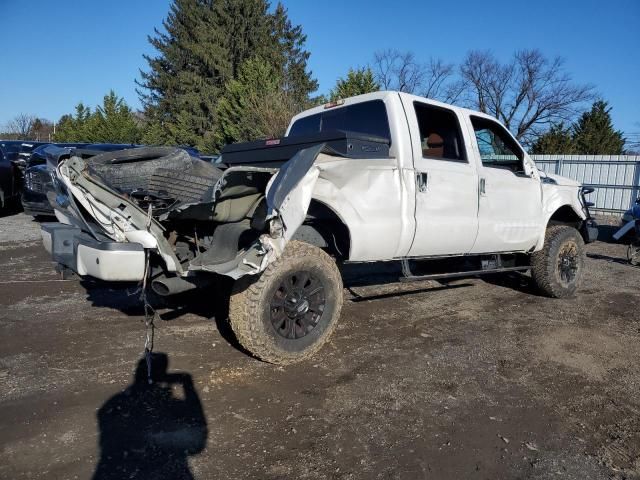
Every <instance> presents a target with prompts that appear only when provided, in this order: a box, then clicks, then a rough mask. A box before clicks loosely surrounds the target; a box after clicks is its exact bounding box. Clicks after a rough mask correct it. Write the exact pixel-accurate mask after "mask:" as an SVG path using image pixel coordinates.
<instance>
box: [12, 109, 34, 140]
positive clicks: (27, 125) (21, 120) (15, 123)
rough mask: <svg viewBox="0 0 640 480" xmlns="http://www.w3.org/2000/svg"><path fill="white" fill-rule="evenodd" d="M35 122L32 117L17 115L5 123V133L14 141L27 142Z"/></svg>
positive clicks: (22, 114)
mask: <svg viewBox="0 0 640 480" xmlns="http://www.w3.org/2000/svg"><path fill="white" fill-rule="evenodd" d="M35 121H36V117H35V116H34V115H29V114H26V113H19V114H18V115H16V116H15V117H14V118H13V119H12V120H10V121H9V122H8V123H7V125H6V127H5V130H6V133H7V134H8V135H11V136H12V137H13V138H15V139H16V140H28V139H29V136H30V135H31V131H32V129H33V124H34V122H35Z"/></svg>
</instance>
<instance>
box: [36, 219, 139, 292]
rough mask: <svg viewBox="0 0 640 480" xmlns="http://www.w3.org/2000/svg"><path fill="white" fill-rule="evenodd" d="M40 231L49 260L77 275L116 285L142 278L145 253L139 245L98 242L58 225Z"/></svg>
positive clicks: (88, 236) (78, 231)
mask: <svg viewBox="0 0 640 480" xmlns="http://www.w3.org/2000/svg"><path fill="white" fill-rule="evenodd" d="M40 232H41V235H42V243H43V244H44V248H45V249H46V250H47V251H48V252H49V253H50V254H51V257H52V258H53V260H54V261H55V262H58V263H59V264H61V265H64V266H65V267H67V268H70V269H71V270H73V271H74V272H76V273H77V274H78V275H80V276H89V277H93V278H97V279H99V280H105V281H116V282H118V281H120V282H130V281H140V280H142V278H143V277H144V269H145V252H144V248H143V247H142V245H140V244H139V243H131V242H127V243H120V242H100V241H98V240H96V239H94V238H92V237H91V236H90V235H88V234H87V233H84V232H83V231H82V230H80V229H79V228H76V227H73V226H70V225H63V224H61V223H43V224H42V225H41V230H40Z"/></svg>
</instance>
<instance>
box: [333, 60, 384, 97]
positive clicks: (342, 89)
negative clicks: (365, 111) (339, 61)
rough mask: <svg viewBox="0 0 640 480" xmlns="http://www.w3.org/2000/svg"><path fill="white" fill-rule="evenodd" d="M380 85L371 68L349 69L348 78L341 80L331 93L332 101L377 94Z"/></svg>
mask: <svg viewBox="0 0 640 480" xmlns="http://www.w3.org/2000/svg"><path fill="white" fill-rule="evenodd" d="M378 90H380V85H379V84H378V83H377V82H376V81H375V78H374V76H373V72H372V71H371V69H370V68H368V67H365V68H358V69H355V70H354V69H352V68H350V69H349V72H348V73H347V77H346V78H339V79H338V81H337V82H336V86H335V87H334V88H333V90H331V92H330V93H329V97H330V99H331V100H338V99H339V98H348V97H353V96H355V95H361V94H363V93H369V92H377V91H378Z"/></svg>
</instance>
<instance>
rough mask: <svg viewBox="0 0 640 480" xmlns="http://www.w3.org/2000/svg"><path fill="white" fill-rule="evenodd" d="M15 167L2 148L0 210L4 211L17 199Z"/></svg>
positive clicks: (0, 159)
mask: <svg viewBox="0 0 640 480" xmlns="http://www.w3.org/2000/svg"><path fill="white" fill-rule="evenodd" d="M15 179H16V175H15V166H14V165H13V163H12V162H11V161H10V160H9V156H8V154H6V153H5V151H4V149H3V148H2V147H0V208H2V209H4V208H5V207H6V206H7V205H8V203H9V202H10V201H11V199H12V198H14V197H15V191H16V184H15Z"/></svg>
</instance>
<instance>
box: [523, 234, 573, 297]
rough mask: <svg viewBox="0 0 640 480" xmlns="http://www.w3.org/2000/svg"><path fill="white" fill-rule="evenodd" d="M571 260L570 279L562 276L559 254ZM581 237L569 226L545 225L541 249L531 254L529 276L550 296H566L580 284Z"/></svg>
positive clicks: (542, 291) (570, 294)
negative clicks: (547, 226) (571, 273)
mask: <svg viewBox="0 0 640 480" xmlns="http://www.w3.org/2000/svg"><path fill="white" fill-rule="evenodd" d="M563 255H568V256H569V257H570V258H571V262H575V264H574V265H573V266H572V267H571V268H570V270H573V271H574V273H573V275H572V278H571V280H567V278H566V277H565V278H563V277H562V267H561V263H562V258H561V257H562V256H563ZM584 256H585V252H584V240H583V239H582V236H581V235H580V233H579V232H578V231H577V230H576V229H575V228H573V227H569V226H566V225H554V226H551V227H549V228H547V231H546V234H545V239H544V246H543V247H542V250H540V251H538V252H534V253H533V254H532V255H531V267H532V268H531V276H532V277H533V281H534V283H535V285H536V287H537V288H538V290H539V291H540V292H541V293H542V294H544V295H546V296H548V297H553V298H568V297H572V296H574V295H575V293H576V290H577V289H578V288H579V287H580V284H581V281H582V273H583V271H584Z"/></svg>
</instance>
